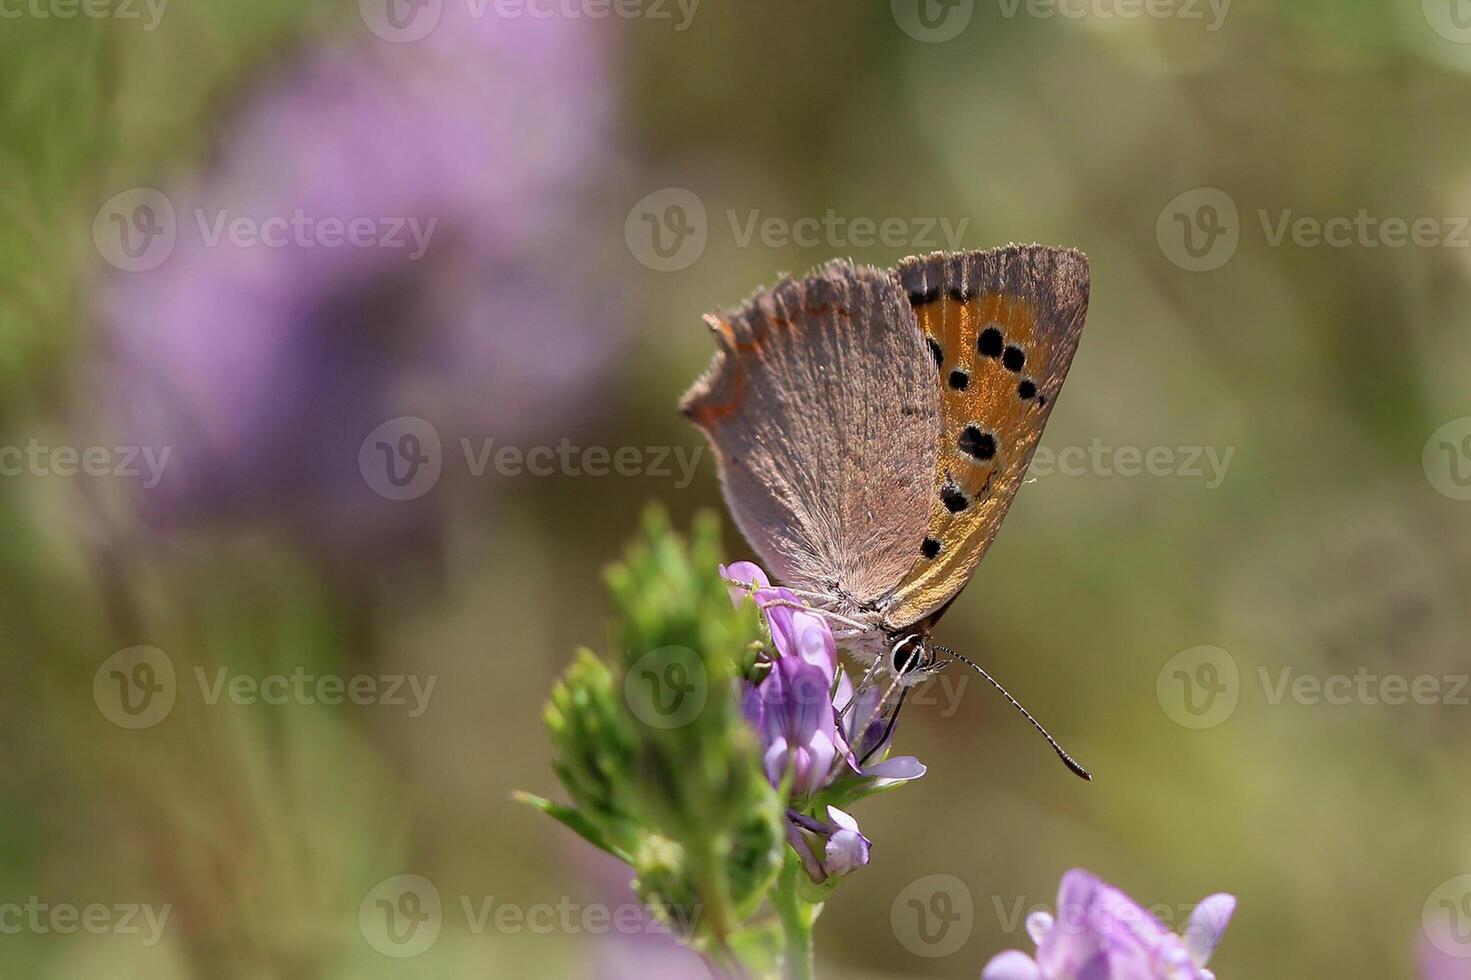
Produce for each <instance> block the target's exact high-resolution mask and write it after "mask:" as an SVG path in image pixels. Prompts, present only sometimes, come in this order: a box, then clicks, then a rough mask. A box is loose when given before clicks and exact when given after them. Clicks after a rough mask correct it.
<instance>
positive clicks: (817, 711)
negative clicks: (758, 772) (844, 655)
mask: <svg viewBox="0 0 1471 980" xmlns="http://www.w3.org/2000/svg"><path fill="white" fill-rule="evenodd" d="M831 690H832V675H831V674H830V673H826V672H824V671H823V669H822V668H821V667H819V666H817V665H815V664H811V663H808V662H807V661H806V660H803V659H802V658H800V657H797V656H793V655H790V654H787V655H784V656H779V657H777V659H776V663H775V664H774V665H773V667H772V671H771V673H770V674H769V675H767V677H766V679H765V680H763V681H762V682H761V683H760V684H754V685H750V686H749V687H748V689H747V691H746V694H745V697H744V699H743V700H742V705H743V707H744V708H745V712H746V718H747V719H748V720H749V721H750V722H751V723H752V725H753V726H754V727H755V728H756V731H757V732H758V733H759V734H760V736H761V746H762V763H763V765H764V766H765V768H766V778H768V779H770V780H771V782H772V784H773V785H777V786H779V785H781V782H782V780H783V779H785V778H787V777H788V776H790V777H791V780H792V783H791V792H792V795H793V796H797V797H803V796H811V795H812V794H813V793H816V792H817V791H818V790H819V789H821V788H822V787H823V785H824V784H825V783H826V782H827V778H828V774H829V773H830V772H831V771H832V767H833V762H834V760H836V759H837V756H838V746H837V739H836V729H835V721H834V719H833V704H832V699H831V694H830V693H829V692H830V691H831Z"/></svg>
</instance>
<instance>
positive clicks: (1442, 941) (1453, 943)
mask: <svg viewBox="0 0 1471 980" xmlns="http://www.w3.org/2000/svg"><path fill="white" fill-rule="evenodd" d="M1465 945H1466V944H1465V941H1464V940H1458V939H1457V938H1456V937H1455V936H1454V935H1452V934H1451V932H1450V928H1449V927H1448V926H1446V927H1442V928H1441V929H1440V930H1439V931H1438V932H1436V934H1435V935H1425V936H1422V937H1421V939H1420V949H1419V959H1420V980H1471V959H1468V958H1466V957H1464V956H1453V955H1452V954H1451V953H1450V952H1449V950H1453V949H1454V950H1461V949H1465Z"/></svg>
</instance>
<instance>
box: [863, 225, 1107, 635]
mask: <svg viewBox="0 0 1471 980" xmlns="http://www.w3.org/2000/svg"><path fill="white" fill-rule="evenodd" d="M897 276H898V279H899V281H900V283H901V285H902V286H903V288H904V290H905V292H906V294H907V296H908V299H909V302H910V304H911V305H912V307H913V309H914V313H915V316H916V318H917V320H918V323H919V327H920V331H921V333H922V334H923V335H924V341H925V345H926V348H927V351H928V355H929V358H930V365H931V367H932V368H933V371H934V378H935V383H936V384H937V386H938V390H939V392H940V416H941V424H940V431H939V434H938V443H937V447H936V449H937V452H936V464H935V470H934V477H933V486H932V492H931V497H930V502H929V506H928V510H927V515H928V524H927V530H926V532H925V535H924V538H923V539H922V541H921V543H920V545H919V549H918V551H919V553H918V554H916V555H915V556H914V560H913V564H912V566H911V567H910V568H909V569H908V571H907V573H906V574H905V575H904V576H903V578H902V580H901V581H900V582H899V583H898V584H897V587H896V589H895V591H894V594H893V597H892V600H891V603H890V605H889V606H888V608H887V610H886V615H885V618H886V620H887V621H888V622H889V623H890V624H892V625H894V626H897V627H902V626H908V625H911V624H913V623H916V622H918V621H920V620H921V619H924V618H925V617H927V616H930V615H931V614H933V613H935V612H936V611H937V610H940V609H941V608H942V607H944V605H945V604H946V603H947V602H949V601H950V600H951V599H953V598H954V597H955V595H956V594H957V593H959V591H960V590H961V589H963V588H964V587H965V584H966V583H967V582H968V581H969V580H970V577H971V575H972V573H973V572H974V571H975V567H976V565H977V564H978V563H979V562H980V560H981V558H982V556H983V555H984V554H985V553H986V549H987V548H988V547H990V544H991V542H992V540H993V539H994V538H995V537H996V532H997V530H998V529H999V528H1000V526H1001V521H1002V518H1004V517H1005V516H1006V510H1007V508H1008V507H1009V506H1010V505H1011V501H1012V498H1013V497H1014V496H1015V495H1016V491H1017V489H1018V487H1020V485H1021V482H1022V479H1023V477H1024V476H1025V474H1026V470H1027V465H1028V464H1029V463H1030V462H1031V459H1032V454H1033V452H1035V450H1036V448H1037V442H1038V440H1039V439H1040V438H1041V435H1042V429H1043V426H1044V425H1045V424H1046V421H1047V416H1048V415H1049V414H1050V413H1051V411H1052V407H1053V405H1054V404H1055V402H1056V399H1057V393H1058V391H1059V389H1061V387H1062V383H1063V379H1064V378H1065V377H1066V376H1067V372H1068V367H1069V366H1070V365H1071V364H1072V359H1073V353H1074V351H1076V349H1077V346H1078V337H1079V335H1080V333H1081V332H1082V329H1083V318H1084V315H1085V313H1086V311H1087V305H1088V263H1087V259H1086V258H1085V257H1084V256H1083V255H1082V253H1080V252H1076V251H1071V250H1062V249H1052V248H1044V247H1041V246H1009V247H1007V248H1001V249H993V250H990V251H985V252H966V253H958V254H948V255H947V254H944V253H935V254H933V255H928V256H917V257H913V258H909V259H905V260H904V262H902V263H901V264H900V266H899V269H898V270H897Z"/></svg>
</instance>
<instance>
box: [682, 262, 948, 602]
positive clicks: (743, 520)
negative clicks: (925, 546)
mask: <svg viewBox="0 0 1471 980" xmlns="http://www.w3.org/2000/svg"><path fill="white" fill-rule="evenodd" d="M706 321H707V322H708V323H709V324H710V327H711V329H712V330H713V331H714V334H715V339H716V342H717V344H718V345H719V350H718V351H717V353H716V354H715V359H714V361H713V362H712V363H711V366H710V370H709V371H708V372H706V374H705V376H704V377H702V378H701V379H700V380H699V381H697V382H696V383H695V385H694V386H693V387H692V388H691V389H690V390H689V391H688V392H687V393H686V394H685V396H684V398H683V400H682V401H681V402H680V409H681V410H682V411H683V412H684V413H685V414H686V415H687V416H688V417H689V418H690V419H691V420H692V421H694V423H695V424H696V425H698V426H699V427H700V428H701V429H703V430H704V432H705V434H706V436H707V437H708V438H709V439H710V443H711V445H712V446H713V447H714V449H715V453H716V456H717V458H718V460H719V464H720V474H721V481H722V485H723V487H724V490H725V499H726V501H727V503H728V504H729V506H730V510H731V513H732V514H734V516H735V519H736V523H737V524H739V525H740V528H741V530H742V532H744V533H745V535H746V539H747V540H748V541H750V543H751V545H752V547H754V548H755V549H756V551H757V553H758V554H759V555H760V556H761V558H762V559H763V561H764V562H765V563H766V566H767V567H768V569H770V570H771V571H773V572H774V573H775V574H776V575H777V577H778V578H780V579H781V580H782V581H784V582H786V583H788V584H790V585H792V586H794V587H796V588H805V589H812V590H815V591H820V592H824V593H828V594H834V595H838V594H843V593H847V594H848V595H849V596H851V598H852V599H853V600H854V601H855V602H857V603H859V604H868V603H872V602H874V601H875V600H877V599H878V598H879V597H881V596H886V595H888V594H889V593H890V592H892V590H893V588H894V587H895V586H896V585H897V584H898V582H899V580H900V579H901V578H902V577H903V575H904V574H905V572H906V571H908V570H909V569H910V566H911V565H912V564H913V561H914V557H913V556H914V554H915V552H916V550H917V549H918V548H919V542H920V540H921V539H922V538H923V537H924V535H925V523H926V521H927V519H928V515H929V512H930V510H929V500H930V494H931V486H930V483H931V474H932V473H933V472H934V470H935V465H936V456H937V446H938V445H939V443H938V433H939V428H940V409H939V403H940V395H939V392H938V390H937V389H936V387H935V380H934V361H932V360H931V359H930V356H929V354H928V353H927V352H926V348H925V344H924V340H923V338H922V336H921V334H920V330H919V325H918V323H917V321H916V319H915V315H914V312H913V311H912V310H911V309H910V306H909V303H908V302H907V301H906V299H905V297H904V293H903V291H902V290H901V289H900V288H899V285H898V283H897V282H896V281H895V279H894V277H893V276H892V275H891V274H890V273H888V272H883V271H880V270H877V269H871V268H866V267H864V268H854V267H853V266H851V265H849V264H848V263H846V262H841V261H835V262H830V263H828V264H827V265H826V266H824V267H823V268H822V269H821V270H820V271H819V272H818V273H816V274H815V275H812V276H810V277H808V278H807V279H804V280H802V281H800V282H798V281H795V280H793V279H790V278H787V279H784V280H782V281H781V282H780V283H778V284H777V285H776V286H775V287H774V288H773V289H771V290H767V291H762V292H758V293H757V294H756V295H755V296H754V297H752V298H751V299H750V300H749V301H748V302H746V304H745V305H744V306H742V307H741V308H740V309H738V310H735V311H734V312H731V313H728V314H723V315H715V316H710V317H706Z"/></svg>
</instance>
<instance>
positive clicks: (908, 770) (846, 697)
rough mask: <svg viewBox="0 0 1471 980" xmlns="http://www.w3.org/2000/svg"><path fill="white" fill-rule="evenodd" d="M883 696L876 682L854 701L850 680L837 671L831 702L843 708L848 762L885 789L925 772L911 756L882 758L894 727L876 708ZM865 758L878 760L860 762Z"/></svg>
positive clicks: (860, 773)
mask: <svg viewBox="0 0 1471 980" xmlns="http://www.w3.org/2000/svg"><path fill="white" fill-rule="evenodd" d="M883 696H884V692H883V690H882V689H881V688H880V687H879V686H878V685H876V684H870V685H869V686H868V687H867V688H865V689H864V691H863V693H861V694H859V695H858V699H857V700H856V701H854V700H853V682H852V681H850V680H849V679H848V675H847V674H844V673H839V676H838V689H837V693H836V694H835V695H833V704H834V705H836V706H837V708H838V710H839V711H845V714H844V720H843V724H842V730H841V735H842V738H843V742H844V745H845V752H844V755H845V758H846V759H847V760H848V765H849V766H850V767H851V768H852V769H853V771H854V772H856V773H857V774H858V775H859V776H863V777H866V778H872V779H877V780H879V783H880V785H881V786H882V787H884V788H887V787H888V786H890V785H894V784H898V783H903V782H907V781H909V780H911V779H918V778H919V777H921V776H923V775H924V774H925V772H926V769H925V766H924V763H922V762H920V761H919V760H918V759H916V758H915V757H914V756H912V755H901V756H895V757H894V758H892V759H889V758H886V755H887V753H888V751H889V743H890V742H892V741H893V738H894V730H893V727H892V726H891V725H889V723H888V720H887V719H885V718H884V717H882V715H881V713H880V711H879V707H880V702H881V701H882V700H883ZM850 701H851V702H852V704H851V705H850V704H849V702H850ZM845 709H846V710H845ZM868 758H874V759H878V760H879V761H878V762H875V763H873V764H872V765H867V766H865V765H863V760H864V759H868Z"/></svg>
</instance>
